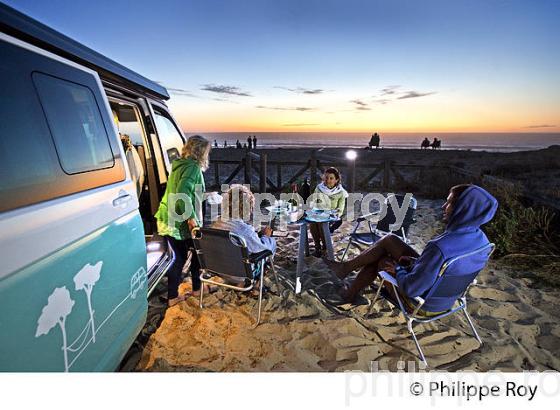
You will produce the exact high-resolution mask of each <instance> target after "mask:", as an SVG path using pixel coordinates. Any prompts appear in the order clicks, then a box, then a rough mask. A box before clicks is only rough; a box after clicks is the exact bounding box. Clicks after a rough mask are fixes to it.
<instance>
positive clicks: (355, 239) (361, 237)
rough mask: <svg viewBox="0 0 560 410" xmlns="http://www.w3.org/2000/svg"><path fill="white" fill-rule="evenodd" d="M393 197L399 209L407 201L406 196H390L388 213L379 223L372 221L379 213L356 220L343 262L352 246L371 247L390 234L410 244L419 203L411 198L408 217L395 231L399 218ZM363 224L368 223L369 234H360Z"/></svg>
mask: <svg viewBox="0 0 560 410" xmlns="http://www.w3.org/2000/svg"><path fill="white" fill-rule="evenodd" d="M392 197H394V198H395V199H396V201H397V203H398V204H399V207H402V206H403V202H404V201H405V199H406V196H405V195H389V196H388V197H387V199H386V200H385V205H386V206H387V213H386V214H385V216H384V217H383V218H381V219H380V220H379V221H377V223H373V222H371V219H373V217H375V216H376V215H378V214H379V211H377V212H372V213H369V214H366V215H362V216H360V217H359V218H358V219H356V226H355V227H354V230H353V231H352V233H351V234H350V236H349V239H348V245H347V246H346V249H344V253H343V254H342V257H341V258H340V260H341V261H344V258H345V257H346V254H347V253H348V249H350V246H352V245H357V244H358V245H363V246H366V247H369V246H371V245H373V244H374V243H375V242H377V241H378V240H379V239H381V238H382V237H383V236H384V235H386V234H388V233H394V234H395V235H398V236H400V237H401V238H402V239H403V240H404V241H405V242H406V243H409V242H410V241H409V240H408V238H407V235H408V230H409V228H410V225H412V224H413V223H414V222H415V219H414V213H415V212H416V207H417V204H418V203H417V201H416V198H414V197H413V196H411V197H410V201H409V203H408V208H407V210H406V215H405V217H404V220H403V222H402V225H401V226H400V227H398V229H395V230H393V228H394V227H393V225H394V224H395V222H396V220H397V217H396V216H395V212H394V211H393V208H392V207H391V206H390V204H391V200H392ZM362 222H367V225H368V228H369V231H368V232H358V229H359V228H360V226H361V224H362ZM374 226H375V228H374Z"/></svg>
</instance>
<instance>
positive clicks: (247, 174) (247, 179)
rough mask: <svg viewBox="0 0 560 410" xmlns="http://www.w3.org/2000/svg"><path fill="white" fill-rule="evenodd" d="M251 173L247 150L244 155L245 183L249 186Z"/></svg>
mask: <svg viewBox="0 0 560 410" xmlns="http://www.w3.org/2000/svg"><path fill="white" fill-rule="evenodd" d="M252 174H253V164H252V159H251V155H250V153H249V152H247V154H246V155H245V183H246V184H249V186H251V176H252Z"/></svg>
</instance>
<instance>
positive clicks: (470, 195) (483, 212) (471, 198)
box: [446, 185, 498, 231]
mask: <svg viewBox="0 0 560 410" xmlns="http://www.w3.org/2000/svg"><path fill="white" fill-rule="evenodd" d="M497 208H498V201H497V200H496V198H494V197H493V196H492V195H490V194H489V193H488V192H487V191H485V190H484V189H482V188H481V187H479V186H476V185H473V186H470V187H469V188H467V189H466V190H465V191H464V192H463V193H462V194H461V195H460V196H459V199H457V202H456V204H455V208H454V209H453V212H452V214H451V217H450V218H449V221H448V222H447V228H446V230H447V231H455V230H458V229H465V228H475V229H476V228H479V227H480V226H481V225H484V224H485V223H487V222H489V221H490V220H492V218H493V217H494V214H495V213H496V209H497Z"/></svg>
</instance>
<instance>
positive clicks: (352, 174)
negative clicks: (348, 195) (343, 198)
mask: <svg viewBox="0 0 560 410" xmlns="http://www.w3.org/2000/svg"><path fill="white" fill-rule="evenodd" d="M348 178H349V179H348V188H349V189H350V192H354V191H355V190H356V160H355V159H349V160H348Z"/></svg>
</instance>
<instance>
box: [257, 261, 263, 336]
mask: <svg viewBox="0 0 560 410" xmlns="http://www.w3.org/2000/svg"><path fill="white" fill-rule="evenodd" d="M263 282H264V261H262V264H261V279H260V284H259V311H258V313H257V323H256V325H255V327H257V326H258V325H259V323H260V322H261V306H262V293H263Z"/></svg>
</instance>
